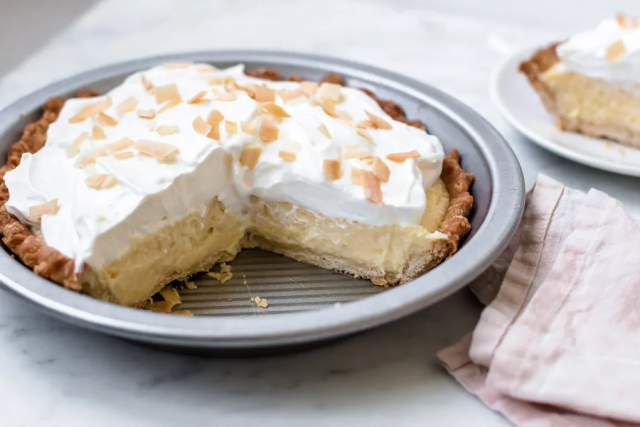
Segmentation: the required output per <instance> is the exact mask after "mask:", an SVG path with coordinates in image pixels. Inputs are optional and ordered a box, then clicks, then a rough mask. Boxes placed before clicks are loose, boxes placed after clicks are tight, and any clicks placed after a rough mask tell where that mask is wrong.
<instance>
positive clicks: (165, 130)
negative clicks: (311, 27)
mask: <svg viewBox="0 0 640 427" xmlns="http://www.w3.org/2000/svg"><path fill="white" fill-rule="evenodd" d="M156 132H158V135H162V136H167V135H173V134H176V133H178V132H180V127H179V126H160V127H159V128H158V129H156Z"/></svg>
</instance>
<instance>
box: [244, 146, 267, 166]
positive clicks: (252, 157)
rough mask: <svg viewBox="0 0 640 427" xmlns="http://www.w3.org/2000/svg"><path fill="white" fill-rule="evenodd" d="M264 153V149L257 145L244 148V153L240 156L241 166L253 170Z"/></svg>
mask: <svg viewBox="0 0 640 427" xmlns="http://www.w3.org/2000/svg"><path fill="white" fill-rule="evenodd" d="M261 153H262V147H260V146H257V145H250V146H244V147H242V153H241V154H240V164H241V165H242V166H246V167H248V168H249V170H253V168H255V167H256V165H257V164H258V160H259V159H260V154H261Z"/></svg>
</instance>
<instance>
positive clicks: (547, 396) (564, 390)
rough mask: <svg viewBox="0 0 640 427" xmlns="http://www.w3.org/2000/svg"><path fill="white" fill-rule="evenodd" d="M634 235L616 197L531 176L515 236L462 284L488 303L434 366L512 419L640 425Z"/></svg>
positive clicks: (637, 229) (526, 423) (634, 224)
mask: <svg viewBox="0 0 640 427" xmlns="http://www.w3.org/2000/svg"><path fill="white" fill-rule="evenodd" d="M638 242H640V221H638V220H637V219H634V218H633V217H631V216H629V214H628V213H627V212H626V211H625V210H624V208H623V207H622V205H621V204H620V203H619V202H618V201H617V200H615V199H613V198H611V197H609V196H607V195H606V194H604V193H602V192H600V191H597V190H591V191H589V193H588V194H584V193H582V192H579V191H576V190H572V189H570V188H566V187H564V186H563V185H561V184H560V183H558V182H556V181H553V180H552V179H550V178H548V177H545V176H540V177H539V178H538V182H537V183H536V186H535V188H534V190H533V192H532V193H531V194H530V195H529V197H528V200H527V206H526V209H525V213H524V216H523V219H522V222H521V225H520V227H519V230H518V233H516V237H515V238H514V240H513V241H512V242H511V244H510V245H509V248H507V250H506V251H505V254H503V256H502V257H501V259H500V260H499V261H498V263H497V264H495V265H494V266H492V268H491V269H490V270H489V272H488V273H485V274H483V275H482V276H481V277H480V278H479V279H478V280H477V281H476V282H475V283H474V284H473V285H472V290H473V291H474V292H475V293H476V295H478V297H479V299H480V300H481V301H483V302H485V303H487V302H489V301H491V302H490V303H489V304H488V306H487V307H486V309H485V310H484V312H483V313H482V316H481V318H480V321H479V323H478V325H477V327H476V329H475V330H474V331H473V333H472V334H470V335H468V336H467V337H465V338H464V339H463V340H462V341H460V342H459V343H458V344H456V345H454V346H452V347H449V348H447V349H445V350H443V351H442V352H440V353H439V355H438V357H439V359H440V361H441V363H442V364H443V365H444V366H445V367H446V368H447V369H448V370H449V372H450V373H451V374H452V375H453V376H454V377H455V378H456V380H457V381H458V382H460V383H461V384H462V385H463V386H464V387H465V388H466V389H467V390H468V391H469V392H471V393H473V394H475V395H476V396H477V397H478V398H480V399H481V400H482V401H483V402H484V403H485V404H487V405H488V406H489V407H491V408H492V409H494V410H496V411H498V412H500V413H502V414H503V415H505V416H506V417H507V418H508V419H509V420H511V421H512V422H513V423H514V424H516V425H517V426H523V427H534V426H535V427H542V426H544V427H556V426H562V427H565V426H567V427H568V426H588V427H591V426H594V427H595V426H598V427H600V426H640V251H639V250H637V246H638ZM509 258H512V259H511V261H510V262H509Z"/></svg>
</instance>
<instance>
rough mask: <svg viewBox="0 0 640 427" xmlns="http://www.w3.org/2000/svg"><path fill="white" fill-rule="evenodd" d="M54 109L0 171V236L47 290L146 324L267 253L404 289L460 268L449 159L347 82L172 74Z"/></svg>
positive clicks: (463, 209)
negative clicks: (165, 297)
mask: <svg viewBox="0 0 640 427" xmlns="http://www.w3.org/2000/svg"><path fill="white" fill-rule="evenodd" d="M80 95H81V97H78V98H76V99H70V100H68V101H66V102H65V101H63V100H62V99H57V98H56V99H51V100H49V101H48V102H47V104H46V106H45V109H44V114H43V116H42V118H41V119H40V120H39V121H37V122H36V123H32V124H30V125H28V126H27V127H26V128H25V130H24V134H23V136H22V139H21V140H20V141H19V142H17V143H16V144H14V145H13V146H12V147H11V150H10V152H9V160H8V162H7V165H6V166H5V167H4V168H2V170H1V176H2V179H3V181H2V186H1V193H0V199H1V203H2V209H1V210H0V231H1V232H2V234H3V235H4V239H3V240H4V242H5V243H6V245H7V246H8V247H9V248H10V249H11V250H12V251H13V252H14V253H15V254H16V255H17V256H18V257H19V258H20V259H21V260H22V261H23V262H24V263H25V264H26V265H27V266H29V267H32V268H33V270H34V272H35V273H36V274H39V275H41V276H43V277H47V278H49V279H51V280H52V281H54V282H56V283H59V284H61V285H64V286H65V287H67V288H70V289H74V290H77V291H81V292H84V293H87V294H89V295H91V296H94V297H96V298H100V299H102V300H106V301H112V302H115V303H118V304H123V305H129V306H140V305H142V304H144V303H145V302H146V301H147V300H148V298H149V297H150V296H151V295H153V294H154V293H156V292H157V291H159V290H160V289H161V288H162V287H163V286H164V285H166V284H167V283H169V282H171V281H173V280H176V279H185V278H187V277H188V276H190V275H192V274H194V273H197V272H201V271H208V270H209V269H210V268H211V267H212V266H213V265H214V264H216V263H219V262H223V261H229V260H232V259H233V258H234V257H235V256H236V254H237V253H238V251H240V250H241V249H242V248H252V247H259V248H264V249H267V250H270V251H274V252H277V253H280V254H284V255H286V256H288V257H291V258H294V259H297V260H300V261H304V262H307V263H311V264H314V265H317V266H320V267H323V268H329V269H334V270H338V271H342V272H345V273H349V274H353V275H355V276H359V277H365V278H368V279H370V280H371V281H372V282H373V283H375V284H378V285H385V286H386V285H395V284H400V283H405V282H407V281H409V280H411V279H413V278H415V277H417V276H419V275H421V274H423V273H424V272H425V271H427V270H429V269H430V268H432V267H434V266H435V265H437V264H438V263H440V262H441V261H443V260H444V259H446V258H447V257H449V256H451V254H453V253H454V252H455V251H456V248H457V245H458V242H459V240H460V239H461V238H462V237H463V236H464V235H465V234H466V233H467V231H468V230H469V228H470V225H469V221H468V220H467V218H466V217H467V215H468V214H469V211H470V209H471V206H472V203H473V199H472V197H471V196H470V194H469V192H468V189H469V185H470V184H471V181H472V178H473V177H472V175H471V174H468V173H465V172H464V171H463V170H462V169H461V167H460V164H459V157H458V154H457V152H456V151H455V150H454V151H452V152H450V153H449V154H447V155H446V156H445V155H444V152H443V149H442V146H441V145H440V142H439V141H438V139H437V138H436V137H434V136H431V135H429V134H428V133H426V132H425V131H424V128H423V127H422V125H421V124H420V123H417V122H412V121H409V120H407V119H406V118H405V117H404V114H403V112H402V109H400V108H399V107H398V106H397V105H396V104H394V103H391V102H389V101H384V100H379V99H377V98H375V97H374V96H372V95H371V94H368V93H365V92H364V91H362V90H359V89H355V88H349V87H346V86H344V85H343V82H342V80H341V79H340V77H339V76H337V75H329V76H327V77H325V79H323V80H322V81H321V82H319V83H313V82H308V81H303V80H302V79H300V78H296V77H291V78H290V79H289V80H288V81H279V75H277V72H275V71H274V70H262V71H259V72H258V73H247V74H245V73H244V71H243V67H242V66H237V67H232V68H229V69H226V70H218V69H216V68H214V67H212V66H210V65H206V64H191V63H186V64H164V65H161V66H158V67H154V68H152V69H149V70H146V71H143V72H139V73H135V74H133V75H131V76H130V77H128V78H127V79H126V80H125V81H124V83H122V84H121V85H120V86H118V87H116V88H115V89H113V90H112V91H110V92H109V93H108V94H105V95H102V96H99V95H98V94H91V93H84V94H80Z"/></svg>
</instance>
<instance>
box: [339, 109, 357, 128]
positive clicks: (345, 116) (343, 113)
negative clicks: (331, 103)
mask: <svg viewBox="0 0 640 427" xmlns="http://www.w3.org/2000/svg"><path fill="white" fill-rule="evenodd" d="M335 113H336V115H337V116H338V118H339V119H340V120H342V121H343V122H346V123H348V124H350V125H352V126H353V124H354V122H353V116H352V115H351V114H349V113H347V112H346V111H340V110H336V111H335Z"/></svg>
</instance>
